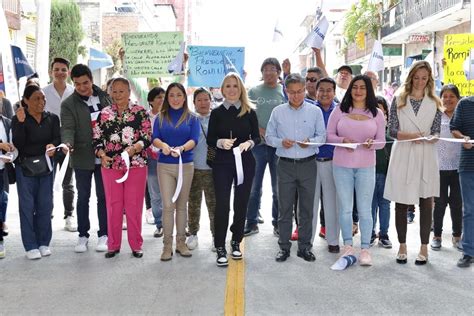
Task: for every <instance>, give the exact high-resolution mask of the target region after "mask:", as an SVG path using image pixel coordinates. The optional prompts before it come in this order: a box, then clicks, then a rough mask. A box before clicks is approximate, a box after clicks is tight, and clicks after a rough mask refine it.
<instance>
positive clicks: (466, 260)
mask: <svg viewBox="0 0 474 316" xmlns="http://www.w3.org/2000/svg"><path fill="white" fill-rule="evenodd" d="M471 263H474V257H471V256H469V255H464V256H462V258H461V259H459V260H458V263H457V266H458V267H460V268H468V267H469V266H470V265H471Z"/></svg>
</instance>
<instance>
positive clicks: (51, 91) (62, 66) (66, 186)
mask: <svg viewBox="0 0 474 316" xmlns="http://www.w3.org/2000/svg"><path fill="white" fill-rule="evenodd" d="M69 64H70V63H69V61H68V60H67V59H64V58H61V57H56V58H54V59H53V61H52V63H51V68H50V75H51V77H52V78H53V82H51V83H50V84H49V85H47V86H46V87H44V88H43V92H44V94H45V96H46V106H45V110H46V111H48V112H51V113H54V114H56V115H57V116H58V117H60V112H61V102H62V101H63V100H65V99H66V98H67V97H69V96H70V95H71V94H72V93H73V92H74V87H73V86H72V85H70V84H68V83H67V82H66V80H67V78H68V76H69ZM64 158H65V155H64V154H63V152H62V151H58V152H57V153H56V155H54V160H55V163H56V164H57V165H59V166H62V164H63V162H64ZM72 174H73V170H72V168H71V167H69V166H68V168H67V171H66V175H65V176H64V180H63V183H62V187H63V204H64V220H65V224H64V229H65V230H67V231H70V232H75V231H77V227H76V226H75V224H74V220H73V218H72V212H73V210H74V206H73V202H74V186H73V184H72Z"/></svg>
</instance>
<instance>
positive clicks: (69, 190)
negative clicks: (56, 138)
mask: <svg viewBox="0 0 474 316" xmlns="http://www.w3.org/2000/svg"><path fill="white" fill-rule="evenodd" d="M64 158H66V155H65V154H64V153H63V152H62V151H57V152H56V153H55V155H54V161H55V162H56V165H58V170H56V168H54V176H56V172H59V168H61V166H62V165H63V162H64ZM72 174H73V169H72V168H71V167H69V166H68V167H67V169H66V174H65V175H64V180H63V183H62V187H63V205H64V219H66V217H68V216H72V211H73V210H74V185H73V184H72ZM53 194H54V193H53ZM53 202H54V199H53ZM53 208H54V206H53Z"/></svg>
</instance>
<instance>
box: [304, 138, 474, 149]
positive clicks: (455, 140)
mask: <svg viewBox="0 0 474 316" xmlns="http://www.w3.org/2000/svg"><path fill="white" fill-rule="evenodd" d="M434 139H438V140H442V141H445V142H452V143H471V144H474V140H469V141H467V142H466V140H464V139H463V138H443V137H436V136H423V137H418V138H413V139H405V140H387V141H385V142H372V143H371V144H372V145H375V144H392V143H408V142H415V141H419V140H428V141H429V140H434ZM297 143H298V144H303V145H309V146H323V145H330V146H335V147H344V148H352V149H356V148H357V146H360V145H367V142H364V143H309V142H308V143H306V142H301V141H297Z"/></svg>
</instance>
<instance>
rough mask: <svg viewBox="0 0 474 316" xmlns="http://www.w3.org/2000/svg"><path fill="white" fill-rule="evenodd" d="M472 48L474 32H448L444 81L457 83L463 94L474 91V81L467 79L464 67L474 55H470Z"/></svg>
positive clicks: (469, 93)
mask: <svg viewBox="0 0 474 316" xmlns="http://www.w3.org/2000/svg"><path fill="white" fill-rule="evenodd" d="M472 48H474V34H470V33H466V34H447V35H445V36H444V59H445V61H446V64H445V66H444V83H445V84H448V83H452V84H454V85H456V86H457V87H458V89H459V92H460V93H461V95H462V96H468V95H472V94H473V93H474V81H473V80H468V79H467V76H466V72H465V67H464V66H465V64H466V63H467V64H470V61H471V60H472V59H473V57H474V56H470V50H471V49H472ZM466 70H467V69H466ZM469 77H470V78H472V77H471V76H469Z"/></svg>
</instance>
